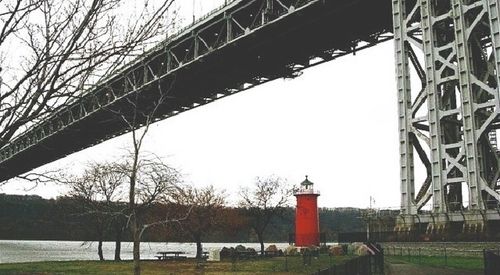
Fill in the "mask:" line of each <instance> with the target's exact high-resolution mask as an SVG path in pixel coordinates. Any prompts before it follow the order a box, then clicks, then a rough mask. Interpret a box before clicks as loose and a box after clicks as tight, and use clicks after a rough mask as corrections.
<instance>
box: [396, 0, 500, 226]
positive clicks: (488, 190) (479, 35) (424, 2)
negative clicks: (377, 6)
mask: <svg viewBox="0 0 500 275" xmlns="http://www.w3.org/2000/svg"><path fill="white" fill-rule="evenodd" d="M499 16H500V7H499V5H498V3H497V1H496V0H393V21H394V37H395V53H396V75H397V85H398V104H399V108H398V110H399V114H398V115H399V117H398V118H399V138H400V164H401V165H400V170H401V181H400V188H401V214H402V215H412V214H417V215H427V214H422V209H423V208H424V207H425V206H426V205H428V202H429V201H431V204H430V205H429V207H427V208H425V209H427V210H430V213H431V214H434V215H442V214H445V215H447V214H448V213H452V212H465V213H467V212H468V211H486V210H493V209H495V208H498V203H499V201H500V194H499V193H498V191H497V190H499V189H500V186H499V184H498V182H499V178H500V169H499V168H500V165H499V163H500V161H499V157H498V156H499V154H498V149H497V141H496V130H497V129H498V128H499V126H500V119H499V117H500V106H499V102H500V100H499V89H498V87H499V83H500V78H499V73H498V72H500V18H499ZM412 78H416V79H418V81H419V82H420V87H418V88H416V86H417V85H414V84H412V82H411V80H412ZM421 144H424V145H426V146H425V148H424V147H423V146H421ZM414 151H415V152H417V153H418V155H419V158H420V161H421V162H422V164H423V166H424V167H425V169H426V170H427V178H426V179H425V180H424V181H423V182H422V183H419V182H417V183H415V175H414V161H415V160H414V157H413V152H414ZM416 184H419V185H421V186H420V188H419V191H418V193H415V188H416V187H417V186H416ZM415 194H416V195H415ZM473 216H474V217H476V216H477V215H473ZM464 222H465V218H464ZM482 222H483V221H482V218H478V221H477V224H482ZM468 223H469V224H470V223H471V221H468Z"/></svg>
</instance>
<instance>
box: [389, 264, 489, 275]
mask: <svg viewBox="0 0 500 275" xmlns="http://www.w3.org/2000/svg"><path fill="white" fill-rule="evenodd" d="M386 269H387V270H386V273H385V274H387V275H400V274H404V275H437V274H439V275H482V274H484V273H483V272H482V271H471V270H460V269H454V268H439V267H427V266H416V265H412V264H400V263H398V264H389V265H388V266H386Z"/></svg>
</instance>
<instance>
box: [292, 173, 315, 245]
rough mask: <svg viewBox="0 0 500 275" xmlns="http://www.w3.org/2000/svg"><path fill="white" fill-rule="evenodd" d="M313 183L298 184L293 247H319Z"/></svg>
mask: <svg viewBox="0 0 500 275" xmlns="http://www.w3.org/2000/svg"><path fill="white" fill-rule="evenodd" d="M313 185H314V184H313V183H312V182H310V181H309V179H308V178H307V176H306V179H305V180H304V181H303V182H302V183H301V184H300V188H299V190H297V191H296V192H295V194H294V196H295V197H296V198H297V209H296V210H295V246H299V247H307V246H313V245H314V246H319V216H318V197H319V192H315V191H314V188H313Z"/></svg>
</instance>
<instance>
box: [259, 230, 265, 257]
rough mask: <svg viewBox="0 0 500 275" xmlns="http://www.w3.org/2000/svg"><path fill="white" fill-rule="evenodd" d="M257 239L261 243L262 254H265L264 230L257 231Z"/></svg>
mask: <svg viewBox="0 0 500 275" xmlns="http://www.w3.org/2000/svg"><path fill="white" fill-rule="evenodd" d="M257 239H259V243H260V255H264V238H263V237H262V232H257Z"/></svg>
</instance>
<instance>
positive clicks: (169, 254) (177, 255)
mask: <svg viewBox="0 0 500 275" xmlns="http://www.w3.org/2000/svg"><path fill="white" fill-rule="evenodd" d="M156 254H158V255H156V256H155V257H156V258H158V260H170V259H172V260H177V259H185V258H186V256H184V254H186V252H184V251H159V252H157V253H156ZM181 255H182V256H181Z"/></svg>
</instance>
